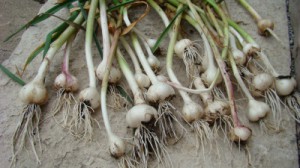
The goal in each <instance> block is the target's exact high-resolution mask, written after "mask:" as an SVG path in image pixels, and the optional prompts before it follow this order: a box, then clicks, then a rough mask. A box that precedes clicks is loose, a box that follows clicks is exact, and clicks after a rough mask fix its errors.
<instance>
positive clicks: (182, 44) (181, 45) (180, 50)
mask: <svg viewBox="0 0 300 168" xmlns="http://www.w3.org/2000/svg"><path fill="white" fill-rule="evenodd" d="M189 45H192V41H191V40H189V39H181V40H179V41H177V42H176V44H175V46H174V52H175V54H176V55H177V56H178V57H179V58H181V59H183V54H184V50H185V48H186V47H187V46H189Z"/></svg>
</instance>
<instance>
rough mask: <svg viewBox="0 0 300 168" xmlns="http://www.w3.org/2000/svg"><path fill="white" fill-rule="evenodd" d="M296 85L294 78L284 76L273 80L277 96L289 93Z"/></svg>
mask: <svg viewBox="0 0 300 168" xmlns="http://www.w3.org/2000/svg"><path fill="white" fill-rule="evenodd" d="M296 86H297V82H296V80H295V79H294V78H284V79H276V80H275V90H276V93H277V94H278V95H279V96H288V95H290V94H291V93H292V92H293V91H294V89H295V88H296Z"/></svg>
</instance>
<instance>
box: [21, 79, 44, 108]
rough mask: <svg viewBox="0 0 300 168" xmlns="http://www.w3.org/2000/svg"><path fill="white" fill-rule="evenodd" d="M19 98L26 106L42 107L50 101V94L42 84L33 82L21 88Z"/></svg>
mask: <svg viewBox="0 0 300 168" xmlns="http://www.w3.org/2000/svg"><path fill="white" fill-rule="evenodd" d="M19 97H20V99H21V100H22V101H23V102H24V103H26V104H38V105H42V104H45V103H46V102H47V100H48V92H47V89H46V87H45V85H44V84H43V83H42V82H39V81H35V80H33V81H31V82H29V83H27V84H26V85H24V86H23V87H22V88H21V90H20V92H19Z"/></svg>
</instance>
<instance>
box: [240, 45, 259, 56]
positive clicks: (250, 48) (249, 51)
mask: <svg viewBox="0 0 300 168" xmlns="http://www.w3.org/2000/svg"><path fill="white" fill-rule="evenodd" d="M260 50H261V48H260V47H259V45H258V44H256V43H247V44H246V45H245V46H244V47H243V52H244V53H245V55H247V56H253V55H255V54H256V52H259V51H260Z"/></svg>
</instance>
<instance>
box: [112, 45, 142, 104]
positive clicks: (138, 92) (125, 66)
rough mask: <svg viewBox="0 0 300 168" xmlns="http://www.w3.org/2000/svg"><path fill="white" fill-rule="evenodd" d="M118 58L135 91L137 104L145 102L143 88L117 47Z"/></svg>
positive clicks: (132, 89)
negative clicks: (141, 88)
mask: <svg viewBox="0 0 300 168" xmlns="http://www.w3.org/2000/svg"><path fill="white" fill-rule="evenodd" d="M117 58H118V63H119V65H120V68H121V70H122V72H123V74H124V76H125V78H126V80H127V82H128V85H129V87H130V89H131V91H132V93H133V96H134V104H135V105H137V104H143V103H145V100H144V98H143V96H142V92H141V90H140V88H139V86H138V84H137V82H136V80H135V78H134V76H133V73H132V72H131V70H130V68H129V66H128V64H127V62H126V60H125V59H124V57H123V55H122V53H121V51H120V49H119V48H117Z"/></svg>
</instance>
